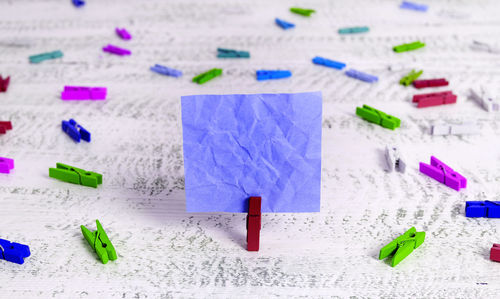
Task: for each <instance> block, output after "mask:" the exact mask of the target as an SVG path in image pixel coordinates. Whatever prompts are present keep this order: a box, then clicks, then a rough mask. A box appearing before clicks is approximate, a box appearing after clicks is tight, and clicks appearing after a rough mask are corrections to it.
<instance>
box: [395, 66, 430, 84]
mask: <svg viewBox="0 0 500 299" xmlns="http://www.w3.org/2000/svg"><path fill="white" fill-rule="evenodd" d="M423 72H424V71H423V70H421V71H418V72H416V71H415V70H411V72H410V73H409V74H408V75H406V76H404V77H403V78H401V80H399V84H402V85H404V86H408V85H410V84H411V83H412V82H413V81H415V80H417V79H418V77H420V75H422V73H423Z"/></svg>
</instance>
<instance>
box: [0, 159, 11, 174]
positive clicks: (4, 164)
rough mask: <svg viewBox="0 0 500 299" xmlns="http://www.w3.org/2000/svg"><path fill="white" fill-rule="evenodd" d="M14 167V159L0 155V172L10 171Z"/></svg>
mask: <svg viewBox="0 0 500 299" xmlns="http://www.w3.org/2000/svg"><path fill="white" fill-rule="evenodd" d="M12 169H14V159H9V158H4V157H0V173H10V171H11V170H12Z"/></svg>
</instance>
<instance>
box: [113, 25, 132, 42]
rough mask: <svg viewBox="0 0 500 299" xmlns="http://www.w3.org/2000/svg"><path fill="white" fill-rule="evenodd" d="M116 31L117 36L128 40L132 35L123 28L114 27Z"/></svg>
mask: <svg viewBox="0 0 500 299" xmlns="http://www.w3.org/2000/svg"><path fill="white" fill-rule="evenodd" d="M115 31H116V34H118V36H119V37H121V39H124V40H130V39H132V35H130V33H128V31H127V30H126V29H125V28H122V29H120V28H118V27H117V28H116V29H115Z"/></svg>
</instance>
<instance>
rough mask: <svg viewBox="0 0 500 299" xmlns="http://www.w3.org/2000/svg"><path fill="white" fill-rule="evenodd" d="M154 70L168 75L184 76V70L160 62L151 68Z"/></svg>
mask: <svg viewBox="0 0 500 299" xmlns="http://www.w3.org/2000/svg"><path fill="white" fill-rule="evenodd" d="M149 69H150V70H152V71H153V72H156V73H158V74H162V75H166V76H172V77H180V76H182V72H181V71H179V70H176V69H172V68H169V67H166V66H163V65H160V64H155V65H154V66H152V67H150V68H149Z"/></svg>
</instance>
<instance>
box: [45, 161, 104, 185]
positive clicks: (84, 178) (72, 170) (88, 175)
mask: <svg viewBox="0 0 500 299" xmlns="http://www.w3.org/2000/svg"><path fill="white" fill-rule="evenodd" d="M56 167H57V168H49V176H50V177H51V178H55V179H58V180H61V181H64V182H68V183H73V184H78V185H83V186H88V187H94V188H97V186H98V185H100V184H102V174H100V173H97V172H92V171H86V170H83V169H80V168H76V167H73V166H70V165H66V164H62V163H57V164H56Z"/></svg>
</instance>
